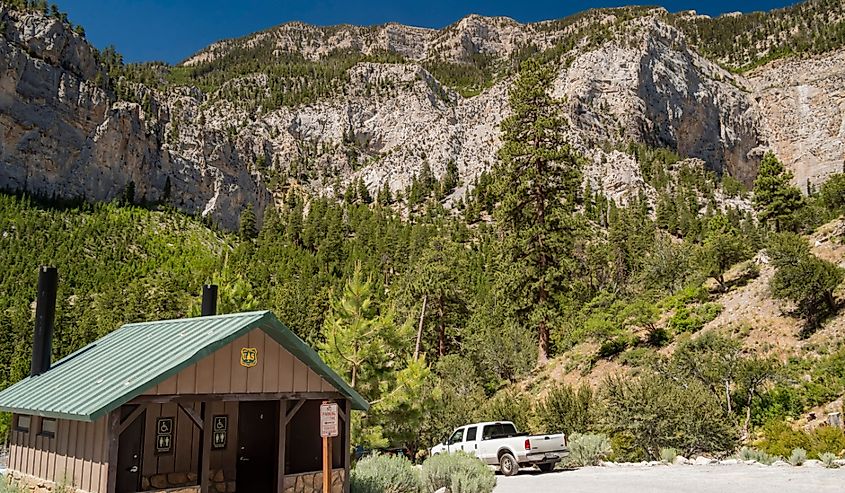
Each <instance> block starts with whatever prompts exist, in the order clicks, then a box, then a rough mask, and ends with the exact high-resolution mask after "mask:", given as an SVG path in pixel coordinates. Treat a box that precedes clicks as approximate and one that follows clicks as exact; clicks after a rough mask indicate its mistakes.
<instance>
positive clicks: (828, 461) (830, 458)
mask: <svg viewBox="0 0 845 493" xmlns="http://www.w3.org/2000/svg"><path fill="white" fill-rule="evenodd" d="M819 460H820V461H822V464H824V467H827V468H830V469H833V468H835V467H839V466H837V465H836V462H835V461H836V454H832V453H830V452H824V453H821V454H819Z"/></svg>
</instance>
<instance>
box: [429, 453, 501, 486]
mask: <svg viewBox="0 0 845 493" xmlns="http://www.w3.org/2000/svg"><path fill="white" fill-rule="evenodd" d="M420 477H421V483H422V491H424V492H427V493H434V492H435V491H437V490H439V489H440V488H446V491H447V492H449V493H491V492H492V491H493V488H495V487H496V475H495V474H494V473H493V471H491V470H490V468H489V467H487V465H485V464H484V463H483V462H481V461H480V460H479V459H478V458H477V457H475V456H474V455H471V454H467V453H465V452H457V453H454V454H440V455H435V456H434V457H429V458H428V459H426V461H425V462H423V465H422V470H421V471H420Z"/></svg>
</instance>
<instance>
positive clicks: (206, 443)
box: [200, 402, 213, 493]
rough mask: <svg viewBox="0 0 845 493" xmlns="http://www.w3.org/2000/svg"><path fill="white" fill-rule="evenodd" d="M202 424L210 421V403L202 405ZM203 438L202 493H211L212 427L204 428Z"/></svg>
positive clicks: (201, 454)
mask: <svg viewBox="0 0 845 493" xmlns="http://www.w3.org/2000/svg"><path fill="white" fill-rule="evenodd" d="M200 413H201V415H202V422H203V423H206V422H207V420H208V415H209V413H208V403H207V402H203V403H202V405H201V411H200ZM200 434H201V436H202V449H201V450H200V493H210V491H211V436H212V434H213V430H212V427H211V426H203V429H202V431H200Z"/></svg>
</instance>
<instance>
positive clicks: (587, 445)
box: [569, 433, 613, 466]
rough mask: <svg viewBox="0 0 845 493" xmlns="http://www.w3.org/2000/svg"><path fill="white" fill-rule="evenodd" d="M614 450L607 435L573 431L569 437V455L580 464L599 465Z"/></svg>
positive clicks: (576, 463) (574, 461)
mask: <svg viewBox="0 0 845 493" xmlns="http://www.w3.org/2000/svg"><path fill="white" fill-rule="evenodd" d="M612 451H613V449H611V447H610V440H608V438H607V435H602V434H597V435H591V434H581V433H573V434H572V435H570V437H569V454H570V455H569V457H570V460H571V461H572V462H573V463H575V465H578V466H597V465H599V464H600V463H601V461H602V460H603V459H605V458H606V457H607V456H608V455H610V453H611V452H612Z"/></svg>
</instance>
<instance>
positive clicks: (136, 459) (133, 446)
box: [116, 406, 146, 493]
mask: <svg viewBox="0 0 845 493" xmlns="http://www.w3.org/2000/svg"><path fill="white" fill-rule="evenodd" d="M134 410H135V406H123V408H122V409H121V411H120V414H121V419H126V416H128V415H129V414H130V413H132V411H134ZM145 415H146V412H143V413H141V415H140V416H138V417H137V418H135V421H133V422H132V424H130V425H129V426H128V427H127V428H126V429H125V430H123V433H121V434H120V440H118V444H119V445H118V450H117V491H116V493H134V492H136V491H138V490H139V489H140V488H139V486H140V484H141V467H142V466H143V464H142V457H144V422H145V421H146V419H145V417H144V416H145Z"/></svg>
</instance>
